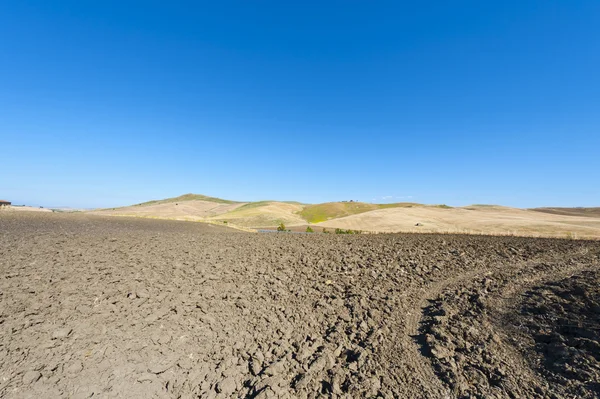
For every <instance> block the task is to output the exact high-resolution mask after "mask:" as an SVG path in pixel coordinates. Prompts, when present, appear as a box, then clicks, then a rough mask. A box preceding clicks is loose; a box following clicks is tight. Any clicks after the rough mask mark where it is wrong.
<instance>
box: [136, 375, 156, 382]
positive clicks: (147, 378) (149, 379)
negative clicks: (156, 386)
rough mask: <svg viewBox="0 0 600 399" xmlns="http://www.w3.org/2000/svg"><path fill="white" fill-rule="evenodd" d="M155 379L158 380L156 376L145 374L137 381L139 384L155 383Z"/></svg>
mask: <svg viewBox="0 0 600 399" xmlns="http://www.w3.org/2000/svg"><path fill="white" fill-rule="evenodd" d="M155 378H156V376H155V375H154V374H151V373H143V374H140V375H139V376H138V377H137V381H138V382H152V381H154V379H155Z"/></svg>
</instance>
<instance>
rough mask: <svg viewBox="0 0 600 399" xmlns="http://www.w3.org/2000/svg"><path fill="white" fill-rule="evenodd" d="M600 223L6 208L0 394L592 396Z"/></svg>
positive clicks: (1, 220)
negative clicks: (294, 220) (191, 217)
mask: <svg viewBox="0 0 600 399" xmlns="http://www.w3.org/2000/svg"><path fill="white" fill-rule="evenodd" d="M599 266H600V246H599V243H598V242H596V241H583V240H564V239H541V238H517V237H491V236H468V235H439V234H429V235H427V234H420V235H419V234H413V235H411V234H382V235H349V236H338V235H327V234H313V235H310V234H286V233H282V234H253V233H244V232H238V231H235V230H230V229H227V228H225V227H220V226H212V225H207V224H202V223H193V222H176V221H165V220H151V219H134V218H125V217H123V218H109V217H101V216H94V215H85V214H45V213H26V212H22V213H20V212H19V213H11V212H6V213H2V214H0V271H1V273H2V275H1V279H0V326H1V329H2V335H1V337H0V370H1V371H0V372H1V378H0V396H1V397H9V398H21V397H36V398H42V397H70V398H89V397H94V398H95V397H101V398H103V397H127V398H132V397H139V398H149V397H161V398H162V397H164V398H179V397H182V398H191V397H201V398H216V397H218V398H230V397H234V398H307V397H309V398H314V397H335V398H360V397H383V398H462V397H474V398H515V397H524V398H566V397H578V398H596V397H599V396H600V290H599V288H598V287H599V283H600V268H599Z"/></svg>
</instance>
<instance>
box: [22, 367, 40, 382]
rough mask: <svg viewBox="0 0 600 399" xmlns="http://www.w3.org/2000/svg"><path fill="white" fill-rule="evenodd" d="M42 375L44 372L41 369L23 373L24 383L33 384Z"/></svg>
mask: <svg viewBox="0 0 600 399" xmlns="http://www.w3.org/2000/svg"><path fill="white" fill-rule="evenodd" d="M41 377H42V374H41V373H40V372H39V371H35V370H31V371H28V372H26V373H25V374H24V375H23V384H24V385H29V384H33V383H34V382H36V381H37V380H39V379H40V378H41Z"/></svg>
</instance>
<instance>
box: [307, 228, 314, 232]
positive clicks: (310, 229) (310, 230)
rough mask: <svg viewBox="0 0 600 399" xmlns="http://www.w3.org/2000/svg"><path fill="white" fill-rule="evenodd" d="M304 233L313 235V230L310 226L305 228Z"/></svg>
mask: <svg viewBox="0 0 600 399" xmlns="http://www.w3.org/2000/svg"><path fill="white" fill-rule="evenodd" d="M306 232H307V233H314V231H313V229H312V228H311V227H310V226H307V227H306Z"/></svg>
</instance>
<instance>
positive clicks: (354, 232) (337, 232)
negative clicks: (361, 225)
mask: <svg viewBox="0 0 600 399" xmlns="http://www.w3.org/2000/svg"><path fill="white" fill-rule="evenodd" d="M361 233H362V231H360V230H344V229H335V234H361Z"/></svg>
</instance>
